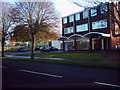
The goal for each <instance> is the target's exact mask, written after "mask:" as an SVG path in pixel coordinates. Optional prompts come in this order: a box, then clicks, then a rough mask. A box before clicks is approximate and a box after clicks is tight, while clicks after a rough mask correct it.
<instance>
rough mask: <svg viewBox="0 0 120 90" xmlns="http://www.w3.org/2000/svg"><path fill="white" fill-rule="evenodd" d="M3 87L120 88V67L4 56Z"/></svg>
mask: <svg viewBox="0 0 120 90" xmlns="http://www.w3.org/2000/svg"><path fill="white" fill-rule="evenodd" d="M0 68H2V83H3V84H2V85H3V88H120V72H119V70H111V69H100V68H88V67H75V66H67V65H61V64H49V63H40V62H29V61H20V60H11V59H9V60H7V59H3V60H2V66H0Z"/></svg>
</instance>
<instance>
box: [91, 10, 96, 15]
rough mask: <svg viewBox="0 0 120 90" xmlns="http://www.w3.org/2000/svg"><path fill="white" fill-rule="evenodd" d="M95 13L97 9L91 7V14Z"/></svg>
mask: <svg viewBox="0 0 120 90" xmlns="http://www.w3.org/2000/svg"><path fill="white" fill-rule="evenodd" d="M96 15H97V10H96V9H94V8H92V9H91V16H96Z"/></svg>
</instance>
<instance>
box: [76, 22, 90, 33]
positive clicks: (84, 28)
mask: <svg viewBox="0 0 120 90" xmlns="http://www.w3.org/2000/svg"><path fill="white" fill-rule="evenodd" d="M87 30H88V23H86V24H81V25H77V26H76V31H77V32H83V31H87Z"/></svg>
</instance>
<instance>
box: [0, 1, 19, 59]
mask: <svg viewBox="0 0 120 90" xmlns="http://www.w3.org/2000/svg"><path fill="white" fill-rule="evenodd" d="M0 8H1V10H0V11H1V12H0V19H1V20H0V28H2V31H1V32H2V41H1V42H2V57H4V46H5V40H6V39H7V37H8V36H9V35H10V34H11V30H12V27H14V26H12V25H15V22H14V21H15V18H16V16H17V14H18V12H16V11H15V10H14V9H13V8H12V6H11V4H10V3H8V2H1V5H0Z"/></svg>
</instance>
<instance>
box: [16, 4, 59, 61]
mask: <svg viewBox="0 0 120 90" xmlns="http://www.w3.org/2000/svg"><path fill="white" fill-rule="evenodd" d="M15 4H16V8H17V9H18V11H19V12H20V16H19V17H20V18H21V19H22V24H26V25H27V26H28V27H29V30H30V38H31V42H32V51H31V59H34V50H35V35H36V33H38V32H39V31H42V26H44V25H50V27H51V29H54V30H55V28H56V27H58V20H59V18H58V17H57V16H56V14H55V9H54V4H53V2H16V3H15Z"/></svg>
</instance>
